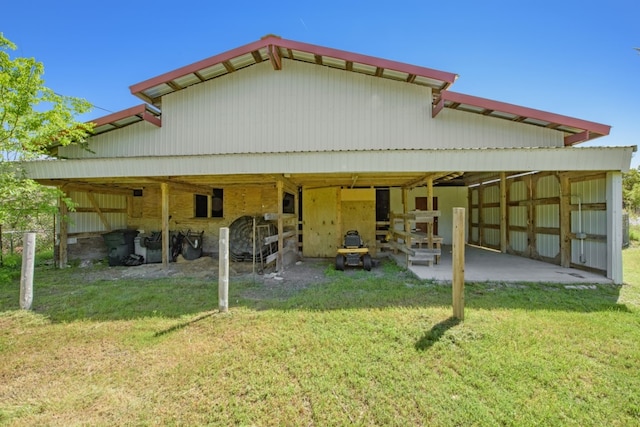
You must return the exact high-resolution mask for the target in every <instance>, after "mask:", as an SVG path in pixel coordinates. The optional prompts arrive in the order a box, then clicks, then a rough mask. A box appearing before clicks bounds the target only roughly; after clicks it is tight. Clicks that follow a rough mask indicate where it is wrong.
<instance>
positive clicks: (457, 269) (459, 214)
mask: <svg viewBox="0 0 640 427" xmlns="http://www.w3.org/2000/svg"><path fill="white" fill-rule="evenodd" d="M452 256H453V281H452V288H453V289H452V290H453V292H452V293H453V317H455V318H457V319H460V320H464V208H453V254H452Z"/></svg>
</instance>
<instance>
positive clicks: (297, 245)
mask: <svg viewBox="0 0 640 427" xmlns="http://www.w3.org/2000/svg"><path fill="white" fill-rule="evenodd" d="M299 203H300V191H299V190H298V188H296V192H295V193H294V194H293V206H294V208H293V211H294V213H295V215H296V219H295V221H294V222H293V223H294V224H295V227H296V234H295V236H296V237H295V239H296V240H295V248H296V259H298V257H299V256H300V253H301V252H300V251H301V248H300V210H299V209H298V205H299Z"/></svg>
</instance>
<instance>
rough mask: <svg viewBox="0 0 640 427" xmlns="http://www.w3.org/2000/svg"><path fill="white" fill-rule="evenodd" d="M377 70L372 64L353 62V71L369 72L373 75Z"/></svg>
mask: <svg viewBox="0 0 640 427" xmlns="http://www.w3.org/2000/svg"><path fill="white" fill-rule="evenodd" d="M377 70H378V68H377V67H374V66H372V65H367V64H359V63H357V62H354V63H353V71H356V72H358V73H363V74H369V75H370V76H375V74H376V71H377Z"/></svg>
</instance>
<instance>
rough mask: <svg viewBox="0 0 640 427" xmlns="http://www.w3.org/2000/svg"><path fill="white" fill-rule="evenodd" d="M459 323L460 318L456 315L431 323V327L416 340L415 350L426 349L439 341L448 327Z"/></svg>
mask: <svg viewBox="0 0 640 427" xmlns="http://www.w3.org/2000/svg"><path fill="white" fill-rule="evenodd" d="M460 323H461V321H460V319H458V318H456V317H449V318H448V319H446V320H443V321H442V322H440V323H437V324H435V325H433V327H432V328H431V329H430V330H429V331H428V332H427V333H426V334H424V335H423V336H422V338H420V339H419V340H418V341H417V342H416V344H415V348H416V350H419V351H425V350H428V349H429V348H430V347H431V346H433V345H434V344H435V343H437V342H438V341H440V338H442V336H443V335H444V334H445V333H446V332H447V331H448V330H449V329H451V328H453V327H455V326H457V325H459V324H460Z"/></svg>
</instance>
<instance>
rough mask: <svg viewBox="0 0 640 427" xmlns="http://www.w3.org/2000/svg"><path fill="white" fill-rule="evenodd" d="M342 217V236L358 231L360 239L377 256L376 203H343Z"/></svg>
mask: <svg viewBox="0 0 640 427" xmlns="http://www.w3.org/2000/svg"><path fill="white" fill-rule="evenodd" d="M340 216H341V218H342V235H343V236H344V234H345V233H346V232H347V231H348V230H358V233H359V234H360V237H361V238H362V240H364V243H365V244H366V245H367V246H368V247H369V250H370V251H371V252H372V254H375V242H376V203H375V201H368V202H353V201H346V202H345V201H343V202H342V206H341V210H340Z"/></svg>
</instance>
